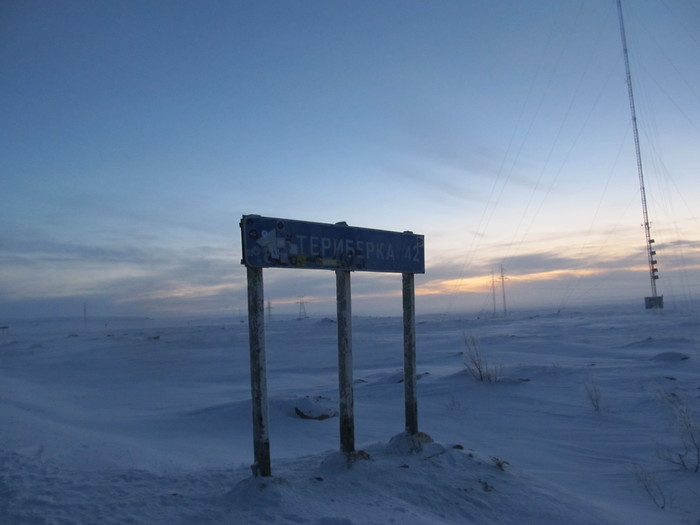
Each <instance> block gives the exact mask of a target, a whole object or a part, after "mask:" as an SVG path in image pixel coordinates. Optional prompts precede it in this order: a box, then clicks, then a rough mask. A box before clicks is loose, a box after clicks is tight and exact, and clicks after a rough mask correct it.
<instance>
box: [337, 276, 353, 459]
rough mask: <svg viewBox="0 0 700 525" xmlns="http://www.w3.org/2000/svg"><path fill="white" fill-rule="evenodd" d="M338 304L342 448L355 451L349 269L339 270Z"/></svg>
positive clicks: (346, 450)
mask: <svg viewBox="0 0 700 525" xmlns="http://www.w3.org/2000/svg"><path fill="white" fill-rule="evenodd" d="M335 281H336V296H337V304H338V386H339V388H338V390H339V392H338V395H339V405H340V406H339V409H340V450H341V451H342V452H345V453H346V454H349V453H351V452H355V418H354V414H353V411H354V408H353V406H354V395H353V388H352V305H351V297H350V272H349V271H347V270H336V272H335Z"/></svg>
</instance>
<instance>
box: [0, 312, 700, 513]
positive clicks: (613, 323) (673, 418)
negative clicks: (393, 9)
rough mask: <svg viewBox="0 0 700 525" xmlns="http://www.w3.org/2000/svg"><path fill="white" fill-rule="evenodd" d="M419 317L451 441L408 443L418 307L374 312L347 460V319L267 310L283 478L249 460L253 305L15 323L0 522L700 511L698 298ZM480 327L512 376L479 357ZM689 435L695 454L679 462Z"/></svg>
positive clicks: (4, 341) (437, 424)
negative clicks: (469, 362)
mask: <svg viewBox="0 0 700 525" xmlns="http://www.w3.org/2000/svg"><path fill="white" fill-rule="evenodd" d="M418 321H419V324H418V325H417V341H418V375H419V381H418V395H419V399H418V402H419V426H420V430H421V431H422V432H424V433H426V434H427V435H429V436H430V438H432V442H426V443H424V444H423V446H422V449H421V450H420V451H417V452H411V451H410V446H409V445H410V443H409V442H408V440H406V439H405V437H404V436H402V431H403V429H404V416H403V384H402V383H401V378H402V368H403V361H402V360H403V348H402V327H401V320H400V319H398V318H362V317H361V318H355V319H354V320H353V351H354V368H353V370H354V379H355V439H356V443H357V448H358V450H362V451H364V452H366V454H367V457H366V458H365V459H361V458H360V459H357V460H356V461H354V462H353V463H352V464H351V466H350V467H348V462H347V460H346V458H345V457H344V456H343V455H341V454H340V453H339V452H338V449H339V446H340V445H339V433H338V418H337V417H332V416H334V414H335V413H336V411H337V406H336V405H337V388H338V385H337V384H338V378H337V347H336V330H337V326H336V324H335V322H334V320H333V319H330V318H316V319H314V318H308V319H304V320H296V319H282V318H273V319H272V320H270V321H269V322H267V323H266V329H267V332H266V333H267V360H268V387H269V396H270V427H271V429H270V432H271V435H270V442H271V451H272V470H273V477H271V478H253V477H251V470H250V464H251V463H252V460H253V452H252V430H251V416H250V386H249V385H250V378H249V363H248V336H247V324H246V323H245V322H244V320H241V319H235V320H234V319H229V320H220V319H219V320H216V319H210V320H202V319H200V320H196V321H195V320H191V321H184V320H178V321H169V322H167V321H156V320H148V319H110V320H101V321H99V322H98V321H97V320H95V319H91V320H90V322H89V324H88V327H87V328H84V327H83V321H82V319H73V320H65V319H64V320H38V321H32V322H29V321H22V322H19V321H18V322H13V323H8V324H9V325H10V326H9V331H8V333H6V334H0V424H1V427H0V523H1V524H3V525H5V524H7V525H15V524H24V523H27V524H30V523H31V524H34V523H37V524H39V523H51V524H53V523H55V524H69V523H76V524H78V523H79V524H96V523H100V524H106V523H149V524H150V523H164V524H165V523H167V524H177V523H192V524H207V523H216V524H224V523H226V524H228V523H230V524H244V523H246V524H247V523H260V524H262V523H290V524H292V523H293V524H299V523H307V524H315V525H341V524H355V525H364V524H372V523H377V524H389V523H403V524H421V523H424V524H443V523H444V524H447V523H454V524H479V525H485V524H499V525H502V524H509V523H513V524H515V523H517V524H537V525H545V524H556V525H561V524H566V525H577V524H596V525H602V524H630V525H632V524H634V525H647V524H648V525H652V524H653V525H662V524H663V525H668V524H681V523H682V524H699V523H700V472H694V471H693V469H694V467H695V464H696V462H697V459H694V458H693V457H692V454H693V453H697V452H698V451H697V450H693V447H692V444H690V446H688V441H689V440H688V439H686V444H685V445H684V443H683V438H684V437H685V438H688V437H689V436H688V432H689V431H691V432H692V430H693V429H695V430H696V432H698V435H699V436H700V430H698V425H700V318H699V317H698V315H697V314H686V313H682V312H677V311H672V310H666V311H643V310H641V311H640V310H637V311H632V312H630V311H625V310H624V309H617V310H616V309H613V308H611V307H606V309H605V310H600V311H597V310H595V309H590V310H586V311H583V312H573V311H569V312H564V313H561V314H552V315H535V314H532V315H525V314H512V315H511V316H510V318H508V319H491V318H482V319H475V318H474V317H473V316H471V317H470V316H467V315H464V316H457V315H438V316H422V317H419V319H418ZM465 336H466V337H467V338H471V341H474V343H473V344H476V345H477V346H478V348H479V349H480V352H481V355H482V357H483V359H484V362H485V365H486V366H488V367H490V369H491V370H492V371H493V372H494V373H495V375H496V379H498V381H493V382H479V381H477V380H475V379H474V378H473V377H472V375H471V374H470V372H469V371H468V369H467V367H466V366H465V360H464V357H465V356H464V353H465V351H466V348H467V346H466V345H465ZM684 410H685V412H684ZM299 412H302V413H305V414H308V415H311V416H314V415H329V416H331V417H328V418H326V419H323V420H316V419H306V418H301V417H299ZM679 413H680V414H681V415H683V414H685V416H686V417H685V421H686V423H688V422H690V426H689V427H688V426H686V431H682V430H681V429H679V426H678V422H679V416H678V414H679ZM681 419H682V418H681ZM693 425H694V426H693ZM688 428H689V429H690V430H689V431H688ZM690 437H691V438H692V436H690ZM696 437H697V436H696ZM426 441H428V440H427V439H426ZM698 444H699V445H700V443H698ZM687 448H690V451H689V453H688V455H686V456H685V460H686V463H687V466H690V467H691V468H683V467H682V466H680V465H677V464H675V463H674V462H673V461H671V460H672V459H673V458H674V457H675V458H677V455H676V456H674V454H677V453H679V452H684V451H685V450H686V449H687ZM662 507H663V508H662Z"/></svg>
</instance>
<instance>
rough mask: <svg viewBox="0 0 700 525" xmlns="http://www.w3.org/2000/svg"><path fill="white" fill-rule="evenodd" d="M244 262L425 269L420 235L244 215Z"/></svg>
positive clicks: (259, 265)
mask: <svg viewBox="0 0 700 525" xmlns="http://www.w3.org/2000/svg"><path fill="white" fill-rule="evenodd" d="M241 235H242V244H243V261H242V263H243V264H245V265H246V266H250V267H253V268H304V269H319V270H362V271H368V272H394V273H425V247H424V240H423V236H422V235H416V234H414V233H411V232H405V233H399V232H391V231H385V230H374V229H371V228H355V227H351V226H348V225H346V224H345V223H339V224H324V223H319V222H306V221H294V220H289V219H276V218H272V217H261V216H259V215H244V216H243V219H241Z"/></svg>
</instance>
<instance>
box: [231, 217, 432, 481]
mask: <svg viewBox="0 0 700 525" xmlns="http://www.w3.org/2000/svg"><path fill="white" fill-rule="evenodd" d="M240 227H241V246H242V249H243V258H242V260H241V264H243V265H245V266H246V270H247V279H248V290H247V291H248V331H249V345H250V380H251V400H252V417H253V453H254V456H255V462H254V463H253V465H252V466H251V469H252V472H253V475H254V476H256V477H257V476H263V477H269V476H272V464H271V461H270V438H269V423H268V412H269V411H268V400H267V371H266V367H267V365H266V355H265V316H264V311H265V308H264V294H263V268H307V269H321V270H334V271H335V277H336V308H337V320H338V322H337V325H338V392H339V396H338V397H339V401H338V402H339V427H340V428H339V432H340V450H341V451H342V452H343V453H344V454H345V455H346V458H347V461H348V466H350V465H351V464H352V463H353V462H354V461H355V460H356V459H357V458H363V457H366V454H364V453H362V452H356V451H355V422H354V392H353V377H352V301H351V282H350V281H351V279H350V276H351V273H352V271H356V270H357V271H375V272H387V273H401V274H402V293H403V302H402V305H403V328H404V333H403V341H404V352H403V356H404V408H405V433H406V434H408V435H409V436H412V437H413V438H415V437H417V435H418V401H417V392H416V382H417V375H416V326H415V325H416V323H415V281H414V274H416V273H425V244H424V237H423V236H422V235H416V234H414V233H412V232H403V233H399V232H390V231H385V230H375V229H370V228H355V227H350V226H348V225H347V224H346V223H336V224H324V223H316V222H306V221H293V220H289V219H276V218H271V217H261V216H259V215H244V216H243V218H242V219H241V222H240ZM263 232H265V233H263ZM312 237H314V238H315V240H312ZM304 241H306V242H305V244H306V247H307V248H308V249H307V250H305V249H304ZM370 243H371V244H370ZM294 245H295V246H296V248H294V247H293V246H294ZM390 254H391V255H390ZM397 254H399V257H397ZM380 255H381V256H380ZM414 443H417V441H416V440H415V439H414Z"/></svg>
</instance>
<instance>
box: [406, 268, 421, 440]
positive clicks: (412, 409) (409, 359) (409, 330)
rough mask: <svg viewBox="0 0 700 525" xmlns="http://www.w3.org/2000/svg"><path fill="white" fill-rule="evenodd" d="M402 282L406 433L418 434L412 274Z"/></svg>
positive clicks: (414, 307)
mask: <svg viewBox="0 0 700 525" xmlns="http://www.w3.org/2000/svg"><path fill="white" fill-rule="evenodd" d="M402 281H403V360H404V372H403V383H404V403H405V407H406V409H405V410H406V432H407V433H408V434H409V435H415V434H417V433H418V399H417V395H416V380H417V377H416V294H415V284H414V281H415V279H414V274H412V273H404V274H402Z"/></svg>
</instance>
